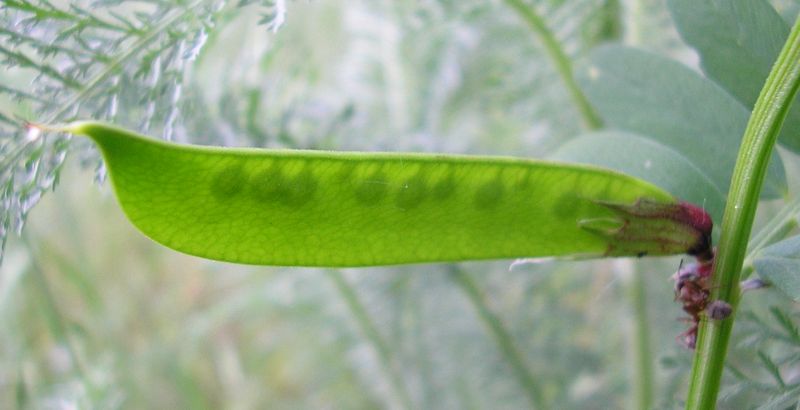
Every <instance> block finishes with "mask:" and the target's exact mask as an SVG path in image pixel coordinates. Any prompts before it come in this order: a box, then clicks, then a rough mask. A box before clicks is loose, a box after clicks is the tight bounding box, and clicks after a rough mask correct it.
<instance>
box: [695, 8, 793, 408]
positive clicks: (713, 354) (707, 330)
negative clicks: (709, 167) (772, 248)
mask: <svg viewBox="0 0 800 410" xmlns="http://www.w3.org/2000/svg"><path fill="white" fill-rule="evenodd" d="M798 86H800V18H799V19H798V20H797V21H796V22H795V24H794V27H793V28H792V31H791V33H790V34H789V38H788V39H787V40H786V44H784V46H783V50H782V51H781V53H780V55H779V56H778V60H777V61H776V62H775V65H774V66H773V67H772V71H771V72H770V74H769V77H767V81H766V83H765V84H764V88H763V89H762V90H761V94H760V95H759V97H758V100H757V101H756V105H755V107H754V108H753V114H752V115H751V116H750V121H749V122H748V124H747V129H746V130H745V133H744V138H743V141H742V145H741V148H740V149H739V157H738V159H737V161H736V167H735V169H734V172H733V178H732V180H731V189H730V192H729V193H728V201H727V204H726V207H725V214H724V216H723V219H722V233H721V239H720V244H719V247H718V249H717V256H716V262H715V263H714V274H713V278H714V279H713V283H712V285H711V288H712V289H714V292H713V294H712V298H713V299H716V300H723V301H726V302H728V303H729V304H730V305H731V307H732V308H733V311H734V315H731V316H730V317H729V318H727V319H725V320H704V321H703V323H702V324H701V326H700V333H699V337H698V342H697V351H696V352H695V359H694V366H693V368H692V377H691V385H690V387H689V396H688V399H687V402H686V408H687V409H712V408H714V406H715V403H716V400H717V393H718V392H719V386H720V380H721V378H722V369H723V367H724V364H725V354H726V352H727V349H728V341H729V339H730V335H731V330H732V328H733V322H734V318H735V312H736V308H737V306H738V304H739V297H740V294H741V291H740V289H739V280H740V274H741V270H742V263H743V262H744V258H745V255H746V253H747V241H748V238H749V236H750V231H751V229H752V225H753V218H754V216H755V211H756V207H757V206H758V196H759V192H760V191H761V186H762V185H763V182H764V176H765V174H766V169H767V164H768V161H769V158H770V154H771V153H772V149H773V146H774V145H775V141H776V140H777V138H778V133H779V131H780V128H781V125H782V124H783V120H784V118H785V117H786V113H787V112H788V110H789V106H790V105H791V102H792V100H793V99H794V97H795V95H796V94H797V89H798Z"/></svg>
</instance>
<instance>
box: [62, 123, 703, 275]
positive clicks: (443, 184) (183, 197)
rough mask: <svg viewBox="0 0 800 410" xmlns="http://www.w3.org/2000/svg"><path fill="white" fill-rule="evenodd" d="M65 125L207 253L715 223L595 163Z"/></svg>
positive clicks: (287, 259) (344, 262) (443, 247)
mask: <svg viewBox="0 0 800 410" xmlns="http://www.w3.org/2000/svg"><path fill="white" fill-rule="evenodd" d="M62 130H64V131H69V132H72V133H76V134H84V135H88V136H89V137H91V138H92V139H93V140H94V141H95V142H96V143H97V144H98V145H99V147H100V149H101V151H102V153H103V157H104V158H105V160H106V162H107V165H108V168H109V170H110V173H111V180H112V182H113V185H114V188H115V191H116V193H117V197H118V199H119V201H120V203H121V205H122V208H123V210H124V211H125V213H126V214H127V216H128V218H130V220H131V221H132V222H133V224H134V225H136V226H137V227H138V228H139V229H141V230H142V231H143V232H144V233H145V234H146V235H148V236H150V237H151V238H153V239H154V240H156V241H158V242H160V243H162V244H164V245H166V246H168V247H170V248H173V249H176V250H179V251H182V252H185V253H189V254H193V255H198V256H202V257H206V258H210V259H217V260H224V261H231V262H241V263H251V264H269V265H302V266H365V265H385V264H400V263H414V262H438V261H459V260H477V259H496V258H515V257H527V256H534V257H535V256H561V255H586V256H601V255H612V256H619V255H640V254H656V255H657V254H671V253H683V252H687V251H689V250H695V249H698V247H700V246H701V245H702V244H704V243H705V242H704V241H705V240H706V239H707V235H708V231H710V226H705V225H704V224H706V223H707V222H710V221H706V220H704V219H703V218H702V217H700V218H699V219H698V218H697V216H698V215H696V213H693V212H694V209H693V208H692V207H691V206H689V207H688V208H687V205H684V204H677V203H676V202H675V199H674V198H673V197H672V196H671V195H669V194H668V193H667V192H665V191H663V190H662V189H660V188H657V187H656V186H654V185H651V184H649V183H647V182H645V181H641V180H638V179H636V178H633V177H630V176H627V175H623V174H619V173H617V172H614V171H610V170H606V169H601V168H596V167H591V166H583V165H575V164H562V163H553V162H545V161H533V160H525V159H514V158H499V157H468V156H457V155H438V154H399V153H343V152H327V151H296V150H263V149H231V148H212V147H200V146H190V145H177V144H171V143H166V142H163V141H158V140H154V139H149V138H147V137H144V136H141V135H138V134H135V133H133V132H131V131H127V130H123V129H120V128H115V127H113V126H110V125H105V124H102V123H96V122H79V123H73V124H70V125H67V126H66V127H64V128H63V129H62ZM698 221H699V222H698ZM700 225H703V226H702V227H700ZM699 227H700V228H699Z"/></svg>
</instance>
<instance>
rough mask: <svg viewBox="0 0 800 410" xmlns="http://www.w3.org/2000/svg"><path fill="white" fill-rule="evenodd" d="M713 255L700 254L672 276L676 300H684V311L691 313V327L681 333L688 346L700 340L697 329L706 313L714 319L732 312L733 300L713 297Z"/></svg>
mask: <svg viewBox="0 0 800 410" xmlns="http://www.w3.org/2000/svg"><path fill="white" fill-rule="evenodd" d="M709 254H710V255H711V258H705V257H700V256H698V257H697V262H694V263H690V264H688V265H686V266H682V267H681V268H679V269H678V271H677V272H675V274H674V275H673V276H672V279H673V280H674V281H675V300H676V301H680V302H681V304H682V307H683V311H684V312H686V313H687V314H688V315H689V317H687V318H685V320H686V321H687V322H688V323H690V326H689V329H687V330H686V331H685V332H683V333H681V334H680V335H679V336H678V342H679V343H681V344H682V345H684V346H686V348H688V349H694V348H695V345H696V344H697V330H698V329H699V327H700V320H701V319H702V317H703V314H705V315H706V316H707V317H708V318H710V319H713V320H723V319H726V318H727V317H728V316H730V315H731V313H732V311H733V309H732V307H731V305H730V304H728V303H727V302H725V301H722V300H715V301H711V275H712V273H713V267H714V257H713V255H714V253H713V251H711V252H710V253H709Z"/></svg>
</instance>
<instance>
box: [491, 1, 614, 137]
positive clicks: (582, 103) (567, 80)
mask: <svg viewBox="0 0 800 410" xmlns="http://www.w3.org/2000/svg"><path fill="white" fill-rule="evenodd" d="M505 2H506V4H507V5H508V6H509V7H511V8H512V9H513V10H514V11H515V12H516V13H517V14H518V15H519V16H520V17H521V18H522V19H523V20H525V23H527V24H528V27H530V28H531V30H533V32H534V33H536V35H537V36H539V39H540V40H541V42H542V44H543V45H544V49H545V51H546V52H547V55H548V56H549V57H550V59H551V60H552V61H553V64H554V65H555V67H556V71H557V72H558V74H559V75H560V76H561V80H562V81H564V85H565V86H566V87H567V90H568V91H569V94H570V96H571V97H572V101H573V102H574V103H575V107H576V108H577V109H578V112H579V113H580V115H581V120H582V121H583V123H584V125H585V126H586V128H589V129H597V128H600V126H601V125H602V121H601V120H600V117H599V116H598V115H597V113H596V112H595V111H594V108H592V105H591V104H589V100H587V99H586V96H585V95H584V94H583V92H581V89H580V87H578V83H577V82H576V81H575V77H574V76H573V75H572V62H571V61H570V59H569V57H567V54H566V53H565V52H564V49H563V48H562V47H561V44H559V43H558V40H556V37H555V36H554V35H553V32H552V31H550V29H549V28H548V27H547V25H546V24H545V23H544V20H543V19H542V17H541V16H539V15H538V14H537V13H536V11H535V10H534V9H533V8H532V7H531V6H529V5H527V4H525V2H524V1H523V0H505Z"/></svg>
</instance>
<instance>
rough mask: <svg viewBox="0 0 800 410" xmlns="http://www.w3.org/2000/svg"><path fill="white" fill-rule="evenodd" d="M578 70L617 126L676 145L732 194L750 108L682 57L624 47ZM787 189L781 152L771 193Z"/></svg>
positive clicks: (767, 188) (767, 191)
mask: <svg viewBox="0 0 800 410" xmlns="http://www.w3.org/2000/svg"><path fill="white" fill-rule="evenodd" d="M578 75H579V80H580V82H581V84H582V86H583V88H584V91H585V92H586V95H587V96H588V97H589V99H590V100H591V101H592V103H593V105H594V106H595V107H596V108H597V110H598V111H599V112H600V115H601V116H602V117H603V119H604V120H605V122H606V124H607V125H608V126H609V127H610V128H612V129H619V130H625V131H631V132H635V133H637V134H640V135H642V136H646V137H648V138H652V139H654V140H656V141H658V142H659V143H661V144H664V145H666V146H668V147H671V148H673V149H674V150H675V151H677V152H679V153H681V154H682V155H683V156H685V157H686V158H687V159H688V160H690V161H691V162H692V164H694V165H695V166H696V167H697V168H699V169H701V170H702V171H703V172H704V173H706V174H707V175H708V176H709V178H710V179H711V181H712V182H713V183H714V185H715V186H716V187H718V188H719V190H720V191H721V192H727V191H728V186H729V185H730V179H731V174H732V172H733V167H734V164H735V162H736V156H737V153H738V150H739V145H740V142H741V138H742V135H743V134H744V129H745V127H746V125H747V119H748V116H749V111H748V110H747V109H746V108H745V107H744V106H743V105H742V104H741V103H739V102H738V101H736V100H735V99H734V98H733V97H731V96H730V95H729V94H728V93H726V92H725V90H723V89H721V88H720V87H719V86H717V85H716V84H714V83H713V82H711V81H709V80H707V79H705V78H703V77H702V76H700V75H699V74H697V73H695V72H694V71H692V70H690V69H689V68H687V67H685V66H683V65H682V64H680V63H678V62H676V61H673V60H670V59H668V58H665V57H661V56H658V55H655V54H651V53H648V52H645V51H641V50H637V49H633V48H627V47H620V46H605V47H600V48H598V49H597V50H595V51H594V52H593V53H592V55H591V57H590V59H589V63H588V64H587V65H586V66H585V67H583V68H582V69H581V70H580V72H579V74H578ZM785 190H786V177H785V175H784V172H783V164H782V162H781V160H780V157H779V156H778V155H777V154H775V155H773V157H772V160H771V162H770V170H769V174H768V175H767V179H766V181H765V182H764V192H763V195H764V196H765V197H770V198H771V197H776V196H779V195H780V194H782V193H783V192H785Z"/></svg>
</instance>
